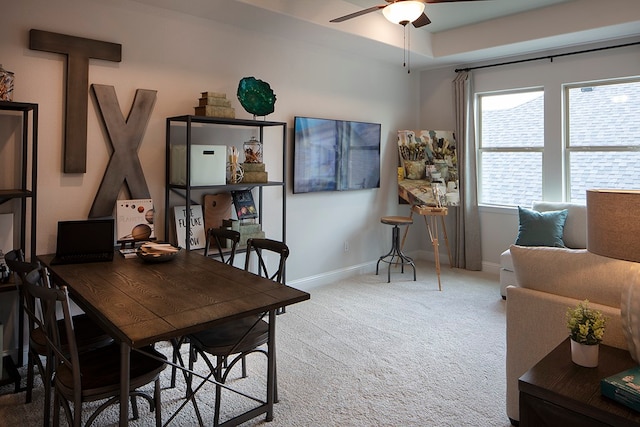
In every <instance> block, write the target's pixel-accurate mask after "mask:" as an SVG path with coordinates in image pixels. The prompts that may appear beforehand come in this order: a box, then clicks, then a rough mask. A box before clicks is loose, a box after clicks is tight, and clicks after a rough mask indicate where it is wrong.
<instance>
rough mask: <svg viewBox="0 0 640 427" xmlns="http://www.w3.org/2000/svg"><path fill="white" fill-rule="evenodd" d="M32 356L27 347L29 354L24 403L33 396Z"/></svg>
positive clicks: (33, 361)
mask: <svg viewBox="0 0 640 427" xmlns="http://www.w3.org/2000/svg"><path fill="white" fill-rule="evenodd" d="M34 357H35V356H34V355H33V352H32V351H31V349H29V354H28V355H27V393H26V396H25V403H31V400H32V397H33V375H34V372H33V365H34V364H35V363H36V361H35V360H34ZM43 380H44V378H43Z"/></svg>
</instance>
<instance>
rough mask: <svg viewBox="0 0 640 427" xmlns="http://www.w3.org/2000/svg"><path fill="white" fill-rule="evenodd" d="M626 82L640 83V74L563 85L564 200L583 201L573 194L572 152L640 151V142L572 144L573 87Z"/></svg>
mask: <svg viewBox="0 0 640 427" xmlns="http://www.w3.org/2000/svg"><path fill="white" fill-rule="evenodd" d="M624 83H637V84H640V76H635V77H627V78H617V79H604V80H591V81H584V82H573V83H564V84H562V85H561V87H562V117H563V121H562V138H563V144H562V151H563V153H562V163H563V168H564V174H563V176H562V179H563V181H564V182H563V183H562V185H563V188H564V191H563V197H564V200H566V201H568V202H573V203H583V201H582V200H574V199H573V198H572V196H571V194H572V186H571V178H572V177H571V154H572V153H589V152H591V153H595V152H640V142H639V143H638V144H637V145H616V146H606V145H589V146H571V143H570V142H571V121H570V102H569V100H570V96H569V92H570V91H571V90H572V89H579V88H587V87H599V86H600V87H601V86H611V85H616V84H624Z"/></svg>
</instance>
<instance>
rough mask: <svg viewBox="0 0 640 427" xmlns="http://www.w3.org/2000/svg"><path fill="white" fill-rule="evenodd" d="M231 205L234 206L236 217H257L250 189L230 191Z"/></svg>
mask: <svg viewBox="0 0 640 427" xmlns="http://www.w3.org/2000/svg"><path fill="white" fill-rule="evenodd" d="M231 197H232V198H233V205H234V206H235V210H236V215H237V216H238V219H240V220H242V219H251V218H257V217H258V210H257V209H256V205H255V203H254V201H253V194H251V190H239V191H232V192H231Z"/></svg>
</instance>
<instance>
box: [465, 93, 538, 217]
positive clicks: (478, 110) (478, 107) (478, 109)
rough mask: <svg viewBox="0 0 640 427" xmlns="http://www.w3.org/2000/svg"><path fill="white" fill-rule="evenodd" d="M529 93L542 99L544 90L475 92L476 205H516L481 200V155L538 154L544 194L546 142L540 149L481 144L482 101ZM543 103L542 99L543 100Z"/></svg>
mask: <svg viewBox="0 0 640 427" xmlns="http://www.w3.org/2000/svg"><path fill="white" fill-rule="evenodd" d="M531 92H542V96H543V97H544V96H545V95H546V94H545V88H544V87H543V86H534V87H526V88H513V89H505V90H495V91H487V92H476V93H475V94H474V95H475V96H474V111H475V123H476V165H477V184H476V185H477V194H478V205H482V206H494V207H512V206H516V205H505V204H501V203H495V202H490V201H485V200H484V199H483V188H482V180H483V163H482V154H483V153H540V155H541V157H542V159H541V164H540V167H541V169H540V177H541V181H542V182H541V184H542V193H543V194H544V165H545V145H546V141H544V140H543V143H542V145H541V146H540V147H523V146H509V147H504V146H501V147H484V146H483V144H482V99H483V98H484V97H487V96H499V95H512V94H525V93H531ZM543 103H544V99H543ZM544 115H545V110H544V108H543V111H542V120H543V123H544V119H545V117H544Z"/></svg>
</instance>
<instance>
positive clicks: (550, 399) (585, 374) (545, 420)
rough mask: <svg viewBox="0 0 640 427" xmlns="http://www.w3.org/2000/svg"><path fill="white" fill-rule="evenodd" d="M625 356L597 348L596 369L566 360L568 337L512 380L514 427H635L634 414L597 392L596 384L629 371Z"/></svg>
mask: <svg viewBox="0 0 640 427" xmlns="http://www.w3.org/2000/svg"><path fill="white" fill-rule="evenodd" d="M635 364H636V363H635V362H634V361H633V360H632V359H631V356H630V355H629V352H628V351H626V350H621V349H618V348H614V347H609V346H607V345H603V344H601V345H600V360H599V363H598V367H596V368H583V367H581V366H578V365H576V364H575V363H573V362H572V361H571V350H570V343H569V338H567V339H566V340H565V341H563V342H562V343H561V344H560V345H558V346H557V347H556V348H555V349H554V350H553V351H552V352H551V353H549V354H548V355H547V356H545V357H544V358H543V359H542V360H541V361H540V362H538V364H536V365H535V366H534V367H533V368H531V369H530V370H529V371H527V372H526V373H525V374H524V375H523V376H521V377H520V379H519V380H518V384H519V390H520V426H521V427H529V426H535V427H541V426H542V427H543V426H560V425H562V426H568V427H570V426H576V427H578V426H580V427H591V426H640V412H636V411H634V410H632V409H630V408H628V407H626V406H624V405H622V404H619V403H617V402H615V401H613V400H611V399H609V398H607V397H604V396H602V394H601V393H600V380H601V379H603V378H606V377H608V376H610V375H614V374H616V373H618V372H621V371H624V370H626V369H629V368H631V367H633V366H634V365H635Z"/></svg>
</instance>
